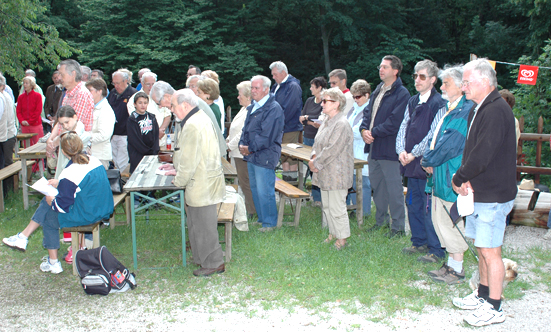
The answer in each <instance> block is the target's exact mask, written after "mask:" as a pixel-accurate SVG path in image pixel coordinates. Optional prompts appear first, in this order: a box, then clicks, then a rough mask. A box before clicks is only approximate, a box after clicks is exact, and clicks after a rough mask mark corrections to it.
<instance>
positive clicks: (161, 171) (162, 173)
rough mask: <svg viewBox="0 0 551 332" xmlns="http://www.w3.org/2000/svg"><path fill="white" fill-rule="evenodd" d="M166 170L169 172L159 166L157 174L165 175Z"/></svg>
mask: <svg viewBox="0 0 551 332" xmlns="http://www.w3.org/2000/svg"><path fill="white" fill-rule="evenodd" d="M166 172H167V170H164V169H158V168H157V170H156V171H155V174H157V175H163V176H165V175H166Z"/></svg>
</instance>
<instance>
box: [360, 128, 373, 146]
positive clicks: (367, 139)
mask: <svg viewBox="0 0 551 332" xmlns="http://www.w3.org/2000/svg"><path fill="white" fill-rule="evenodd" d="M362 139H363V140H364V142H365V143H366V144H371V143H373V141H374V140H375V138H373V136H372V135H371V131H369V130H367V129H365V130H364V131H362Z"/></svg>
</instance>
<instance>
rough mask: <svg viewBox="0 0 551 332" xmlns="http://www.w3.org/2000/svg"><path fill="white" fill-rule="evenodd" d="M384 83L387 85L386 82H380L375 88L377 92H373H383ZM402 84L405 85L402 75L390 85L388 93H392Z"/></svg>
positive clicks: (375, 93)
mask: <svg viewBox="0 0 551 332" xmlns="http://www.w3.org/2000/svg"><path fill="white" fill-rule="evenodd" d="M384 85H385V82H381V83H379V85H377V88H376V89H375V92H373V95H374V96H377V95H379V92H381V89H382V88H383V86H384ZM402 85H403V83H402V79H401V78H400V77H397V78H396V81H394V83H392V86H391V87H390V90H388V91H387V93H388V94H392V92H394V91H395V90H396V89H398V88H399V87H401V86H402Z"/></svg>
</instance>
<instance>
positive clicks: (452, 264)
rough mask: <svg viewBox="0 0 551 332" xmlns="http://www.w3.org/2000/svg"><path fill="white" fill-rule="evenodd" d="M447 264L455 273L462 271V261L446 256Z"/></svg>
mask: <svg viewBox="0 0 551 332" xmlns="http://www.w3.org/2000/svg"><path fill="white" fill-rule="evenodd" d="M448 266H449V267H451V268H452V269H453V270H454V271H455V272H457V273H461V271H463V261H456V260H454V259H453V258H451V257H448Z"/></svg>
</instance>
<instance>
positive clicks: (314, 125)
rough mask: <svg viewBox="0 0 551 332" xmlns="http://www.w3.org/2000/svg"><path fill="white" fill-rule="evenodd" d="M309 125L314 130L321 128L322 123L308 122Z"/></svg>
mask: <svg viewBox="0 0 551 332" xmlns="http://www.w3.org/2000/svg"><path fill="white" fill-rule="evenodd" d="M308 124H309V125H310V126H312V127H314V128H319V127H320V126H321V123H317V122H314V121H308Z"/></svg>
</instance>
